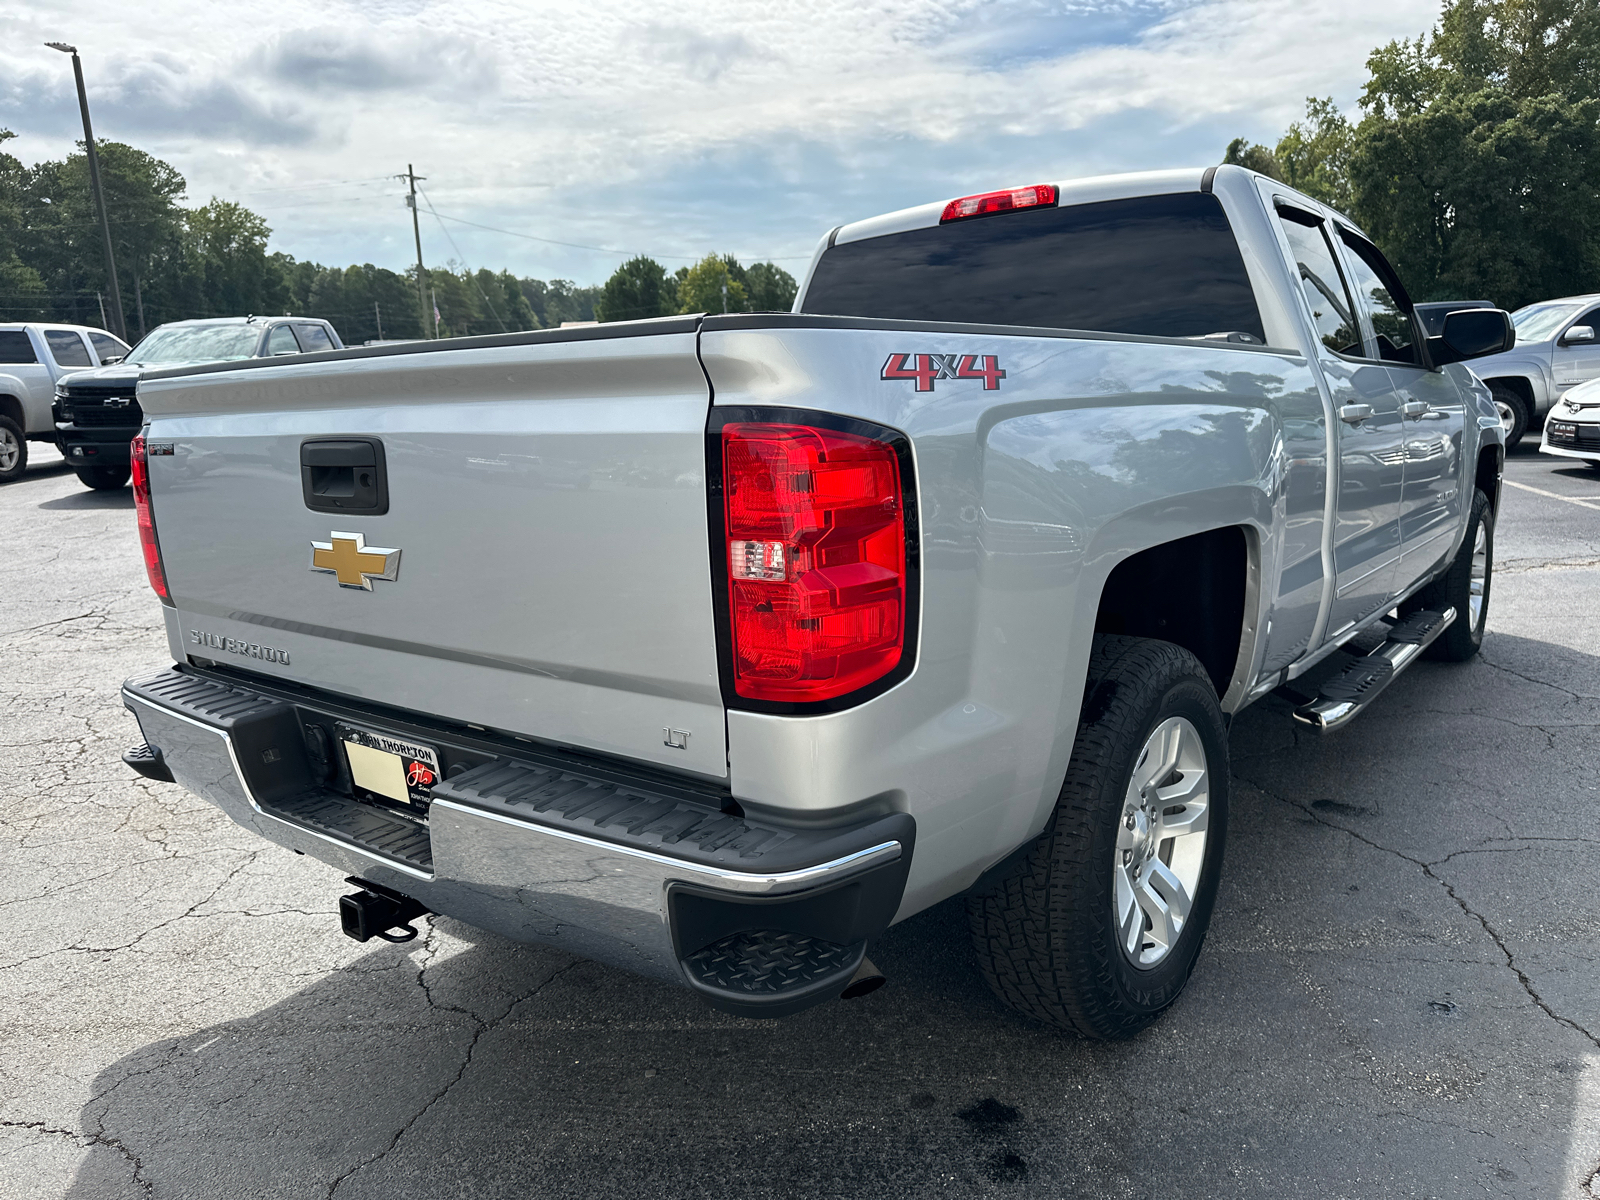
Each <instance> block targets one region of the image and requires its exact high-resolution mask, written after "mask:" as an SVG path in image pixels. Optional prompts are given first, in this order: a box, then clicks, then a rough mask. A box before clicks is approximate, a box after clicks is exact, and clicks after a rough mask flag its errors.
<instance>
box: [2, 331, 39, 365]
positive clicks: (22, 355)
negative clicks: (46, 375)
mask: <svg viewBox="0 0 1600 1200" xmlns="http://www.w3.org/2000/svg"><path fill="white" fill-rule="evenodd" d="M38 361H39V356H38V355H37V354H35V353H34V352H33V343H32V342H31V341H29V340H28V335H27V334H26V333H24V332H23V331H22V330H20V329H0V363H31V362H38Z"/></svg>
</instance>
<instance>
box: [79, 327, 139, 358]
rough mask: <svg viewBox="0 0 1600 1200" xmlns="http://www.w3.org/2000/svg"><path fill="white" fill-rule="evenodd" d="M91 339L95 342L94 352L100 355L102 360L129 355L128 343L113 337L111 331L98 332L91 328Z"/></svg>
mask: <svg viewBox="0 0 1600 1200" xmlns="http://www.w3.org/2000/svg"><path fill="white" fill-rule="evenodd" d="M89 340H90V341H91V342H93V343H94V352H95V353H96V354H98V355H99V356H100V361H101V362H105V361H106V359H108V358H126V357H127V354H128V349H129V347H128V343H126V342H124V341H122V340H121V339H120V338H114V337H112V336H111V335H110V334H109V333H96V332H94V331H93V330H91V331H90V333H89Z"/></svg>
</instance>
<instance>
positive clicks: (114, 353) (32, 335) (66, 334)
mask: <svg viewBox="0 0 1600 1200" xmlns="http://www.w3.org/2000/svg"><path fill="white" fill-rule="evenodd" d="M127 353H128V345H127V343H126V342H124V341H122V339H120V338H117V337H113V336H112V335H111V334H109V333H107V332H106V331H105V330H103V329H91V328H89V327H88V326H86V325H53V324H49V323H45V324H35V323H33V322H16V323H11V324H3V325H0V483H9V482H10V481H11V480H13V479H19V478H21V476H22V473H23V472H24V471H26V470H27V469H28V443H29V442H30V441H34V442H53V441H55V440H56V427H55V422H54V421H53V420H52V418H51V414H50V405H51V403H52V402H53V401H54V400H55V392H56V383H57V381H58V380H60V379H63V378H65V377H66V376H67V375H70V374H73V373H74V372H77V371H84V370H88V369H89V368H91V367H99V366H108V365H110V364H112V363H118V362H121V361H122V358H123V356H124V355H126V354H127Z"/></svg>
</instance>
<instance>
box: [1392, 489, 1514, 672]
mask: <svg viewBox="0 0 1600 1200" xmlns="http://www.w3.org/2000/svg"><path fill="white" fill-rule="evenodd" d="M1493 582H1494V509H1493V508H1491V507H1490V506H1489V497H1488V496H1487V495H1485V494H1484V493H1483V492H1480V491H1475V492H1473V493H1472V513H1471V515H1470V516H1469V517H1468V518H1467V533H1466V536H1465V537H1464V538H1462V539H1461V549H1459V550H1458V551H1456V557H1455V561H1454V562H1452V563H1451V564H1450V568H1449V570H1447V571H1445V573H1444V574H1443V575H1441V576H1439V578H1437V579H1435V580H1434V581H1433V582H1432V583H1430V584H1429V585H1428V586H1427V587H1425V588H1423V589H1422V590H1421V591H1420V592H1418V593H1417V594H1416V595H1414V596H1412V597H1411V599H1409V600H1407V601H1406V602H1405V604H1404V605H1402V606H1401V610H1400V611H1401V614H1402V615H1404V614H1406V613H1413V612H1417V611H1419V610H1421V609H1432V610H1433V611H1434V612H1443V611H1444V610H1445V609H1447V608H1454V609H1455V610H1456V619H1455V620H1454V621H1452V622H1451V624H1450V628H1449V629H1446V630H1445V631H1444V632H1443V633H1441V634H1440V635H1439V636H1438V638H1437V639H1436V640H1435V641H1434V643H1433V645H1431V646H1429V647H1428V657H1429V658H1436V659H1441V660H1443V661H1445V662H1466V661H1467V659H1469V658H1471V657H1472V656H1473V655H1474V654H1476V653H1477V652H1478V648H1479V647H1480V646H1482V645H1483V630H1484V626H1485V625H1486V624H1488V621H1489V588H1490V585H1491V584H1492V583H1493Z"/></svg>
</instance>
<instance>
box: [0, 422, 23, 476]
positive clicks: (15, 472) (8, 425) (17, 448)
mask: <svg viewBox="0 0 1600 1200" xmlns="http://www.w3.org/2000/svg"><path fill="white" fill-rule="evenodd" d="M27 469H28V439H27V438H26V437H24V436H23V433H22V426H20V425H18V424H17V423H16V422H15V421H13V420H12V419H11V418H10V417H0V483H10V482H11V481H12V480H13V479H21V478H22V473H23V472H24V471H26V470H27Z"/></svg>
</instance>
